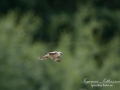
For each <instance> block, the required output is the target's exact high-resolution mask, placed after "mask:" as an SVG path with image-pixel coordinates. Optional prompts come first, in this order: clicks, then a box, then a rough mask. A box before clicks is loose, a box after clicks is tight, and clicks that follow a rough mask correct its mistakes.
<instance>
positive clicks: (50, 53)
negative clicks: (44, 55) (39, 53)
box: [48, 51, 57, 55]
mask: <svg viewBox="0 0 120 90" xmlns="http://www.w3.org/2000/svg"><path fill="white" fill-rule="evenodd" d="M48 54H49V55H56V54H57V51H54V52H49V53H48Z"/></svg>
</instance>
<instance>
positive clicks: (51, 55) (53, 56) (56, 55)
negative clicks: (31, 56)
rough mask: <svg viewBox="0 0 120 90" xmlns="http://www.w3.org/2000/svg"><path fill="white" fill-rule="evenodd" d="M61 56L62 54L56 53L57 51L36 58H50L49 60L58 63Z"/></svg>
mask: <svg viewBox="0 0 120 90" xmlns="http://www.w3.org/2000/svg"><path fill="white" fill-rule="evenodd" d="M61 55H62V52H57V51H54V52H48V53H47V54H46V55H44V56H40V57H38V59H40V60H45V59H47V58H50V59H52V60H54V61H56V62H60V61H61Z"/></svg>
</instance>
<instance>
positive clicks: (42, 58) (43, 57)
mask: <svg viewBox="0 0 120 90" xmlns="http://www.w3.org/2000/svg"><path fill="white" fill-rule="evenodd" d="M47 58H48V57H46V56H42V57H38V58H37V59H39V60H45V59H47Z"/></svg>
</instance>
